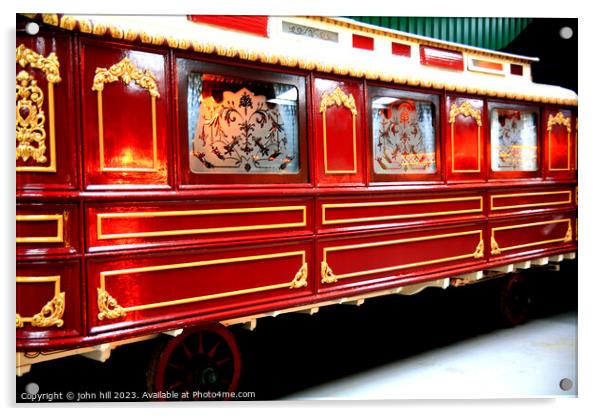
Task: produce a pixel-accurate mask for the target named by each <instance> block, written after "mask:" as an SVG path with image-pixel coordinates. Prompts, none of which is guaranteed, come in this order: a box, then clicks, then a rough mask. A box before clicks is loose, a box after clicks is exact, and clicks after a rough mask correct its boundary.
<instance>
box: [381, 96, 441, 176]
mask: <svg viewBox="0 0 602 416" xmlns="http://www.w3.org/2000/svg"><path fill="white" fill-rule="evenodd" d="M372 143H373V154H374V172H375V173H378V174H396V175H398V174H428V173H435V172H436V171H437V162H436V153H435V152H436V144H435V105H434V103H433V102H431V101H426V100H424V101H422V100H414V99H409V98H394V97H386V96H375V97H374V98H373V99H372Z"/></svg>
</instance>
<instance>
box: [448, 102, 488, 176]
mask: <svg viewBox="0 0 602 416" xmlns="http://www.w3.org/2000/svg"><path fill="white" fill-rule="evenodd" d="M459 115H463V116H464V117H472V118H473V119H474V120H475V121H476V123H477V169H456V167H455V166H456V163H455V162H456V153H455V150H454V146H455V144H454V143H455V127H456V117H458V116H459ZM449 123H450V124H451V161H452V168H451V170H452V173H480V172H481V129H482V128H483V123H482V121H481V110H475V109H474V108H473V107H472V105H471V104H470V102H469V101H464V102H463V103H462V104H461V105H460V107H458V106H457V105H456V104H455V103H453V104H452V105H451V109H450V110H449Z"/></svg>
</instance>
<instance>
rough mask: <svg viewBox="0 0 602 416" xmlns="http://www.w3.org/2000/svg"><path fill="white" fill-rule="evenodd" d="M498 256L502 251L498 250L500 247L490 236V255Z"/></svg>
mask: <svg viewBox="0 0 602 416" xmlns="http://www.w3.org/2000/svg"><path fill="white" fill-rule="evenodd" d="M498 254H502V250H500V246H499V245H498V244H497V241H495V238H494V237H493V236H491V255H492V256H497V255H498Z"/></svg>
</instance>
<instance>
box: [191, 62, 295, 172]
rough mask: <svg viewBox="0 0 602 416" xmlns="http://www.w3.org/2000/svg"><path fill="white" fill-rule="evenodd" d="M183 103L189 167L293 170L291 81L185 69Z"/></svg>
mask: <svg viewBox="0 0 602 416" xmlns="http://www.w3.org/2000/svg"><path fill="white" fill-rule="evenodd" d="M187 104H188V120H189V124H188V137H189V145H190V148H189V150H190V153H189V157H190V169H191V170H192V172H194V173H203V174H211V173H221V174H223V173H250V174H262V173H269V174H274V173H282V174H295V173H298V172H299V124H298V91H297V88H296V87H295V86H291V85H285V84H277V83H268V82H260V81H244V80H238V79H235V78H227V77H222V76H217V75H210V74H200V73H191V74H190V75H189V76H188V103H187Z"/></svg>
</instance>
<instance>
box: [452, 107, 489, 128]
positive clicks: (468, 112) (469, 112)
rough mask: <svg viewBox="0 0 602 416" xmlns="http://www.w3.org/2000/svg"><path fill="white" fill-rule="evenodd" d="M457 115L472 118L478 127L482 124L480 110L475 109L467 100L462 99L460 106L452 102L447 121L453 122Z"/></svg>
mask: <svg viewBox="0 0 602 416" xmlns="http://www.w3.org/2000/svg"><path fill="white" fill-rule="evenodd" d="M459 115H463V116H464V117H472V118H474V119H475V120H476V122H477V125H478V126H479V127H481V126H482V125H483V123H482V121H481V110H476V109H475V108H473V106H472V105H471V104H470V102H469V101H464V102H463V103H462V104H461V105H460V107H458V106H457V105H456V104H455V103H454V104H452V106H451V109H450V110H449V122H450V123H451V124H454V123H455V122H456V117H458V116H459Z"/></svg>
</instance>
